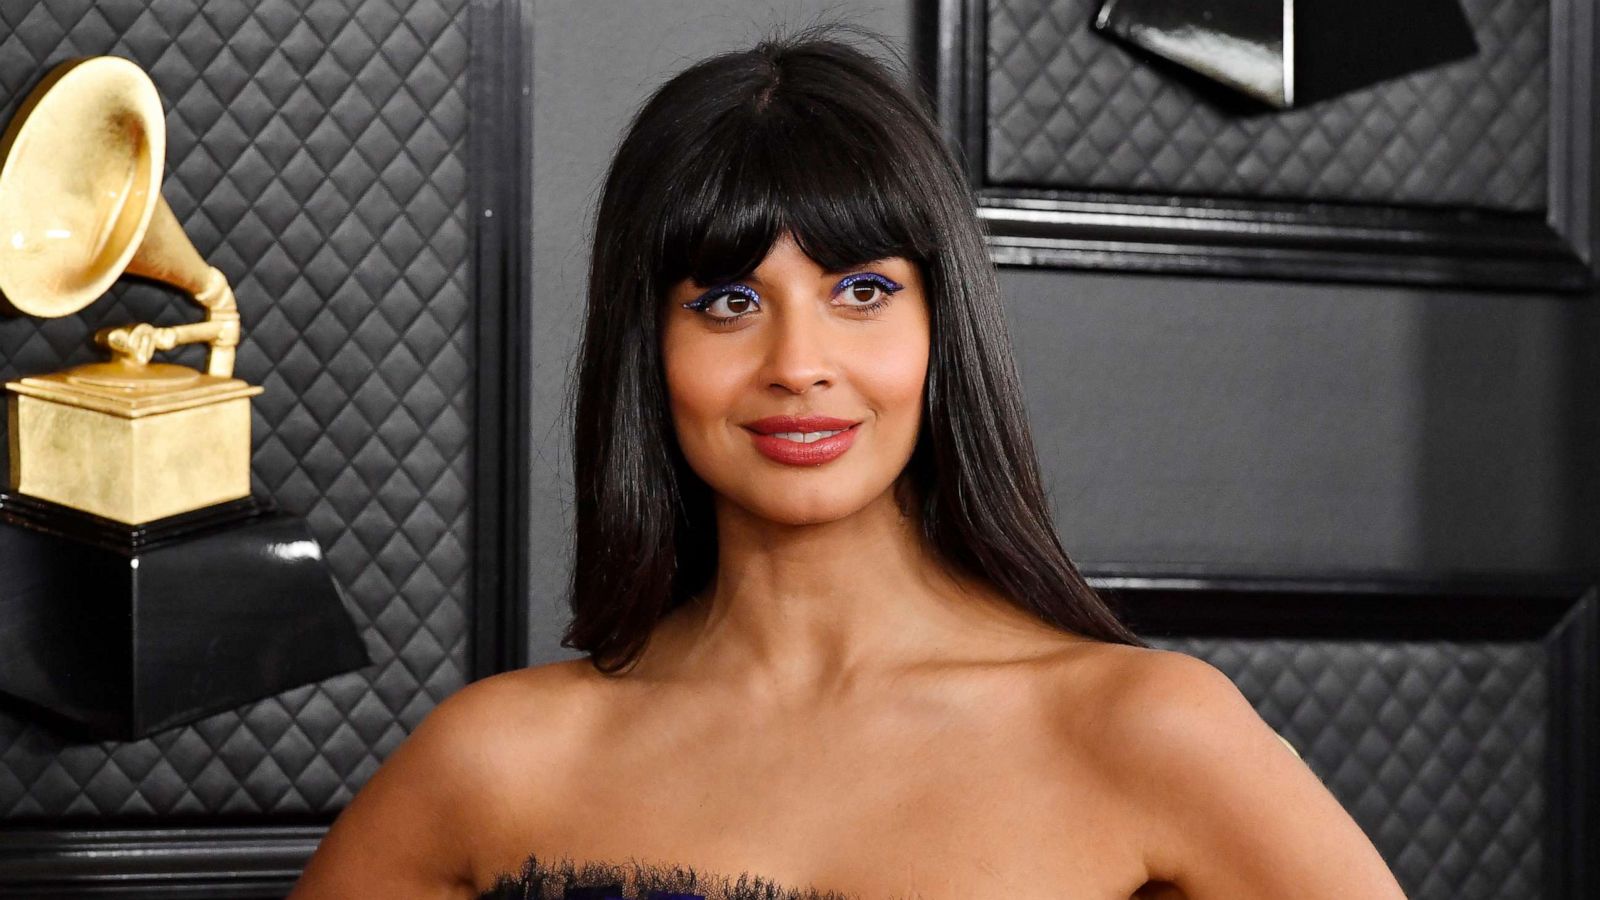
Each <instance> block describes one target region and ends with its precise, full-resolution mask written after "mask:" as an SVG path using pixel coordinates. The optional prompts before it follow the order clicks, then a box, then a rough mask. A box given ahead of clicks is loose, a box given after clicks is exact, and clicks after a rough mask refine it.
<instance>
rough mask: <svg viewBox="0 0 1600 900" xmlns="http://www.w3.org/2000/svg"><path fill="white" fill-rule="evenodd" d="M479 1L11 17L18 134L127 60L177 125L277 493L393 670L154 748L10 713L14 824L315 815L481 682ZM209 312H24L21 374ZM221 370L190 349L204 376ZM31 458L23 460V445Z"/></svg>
mask: <svg viewBox="0 0 1600 900" xmlns="http://www.w3.org/2000/svg"><path fill="white" fill-rule="evenodd" d="M467 45H468V39H467V27H466V2H465V0H418V2H408V0H350V2H344V3H333V2H321V0H319V2H315V3H311V2H295V0H207V2H203V3H202V2H199V0H162V2H160V3H144V2H138V0H101V2H91V0H50V2H48V3H11V2H7V3H0V116H3V117H5V118H9V116H10V113H11V111H12V110H13V109H14V108H15V107H16V105H17V103H18V102H19V101H20V100H21V99H22V97H23V95H24V94H25V93H26V92H27V90H28V89H30V88H31V87H32V86H33V84H34V83H35V82H37V80H38V79H39V78H40V76H42V75H43V74H44V72H45V71H46V70H47V69H48V68H49V67H50V66H52V65H53V64H54V63H56V62H58V61H61V60H63V59H67V58H69V57H73V56H80V55H94V54H107V53H109V54H116V55H120V56H125V57H128V58H130V59H133V60H135V61H136V62H138V63H140V64H141V65H142V66H144V67H145V68H146V69H147V70H148V71H149V72H150V74H151V75H152V77H153V78H154V80H155V82H156V85H157V87H158V88H159V89H160V92H161V95H162V99H163V101H164V102H165V104H166V108H167V112H168V114H167V127H168V136H169V145H168V169H167V171H168V175H167V181H166V184H165V188H164V191H163V193H164V195H165V197H166V199H167V201H168V202H169V203H170V204H171V206H172V208H173V210H174V211H175V212H176V213H177V216H178V218H179V220H180V221H182V222H183V224H184V226H185V228H186V229H187V231H188V233H189V235H190V237H191V238H192V239H193V241H194V243H195V245H196V246H197V247H198V248H199V250H200V252H201V254H202V255H203V256H205V257H206V258H207V259H208V260H209V261H210V262H211V263H212V264H213V265H215V266H217V267H218V268H220V269H222V270H223V272H225V273H226V274H227V275H228V276H229V278H230V279H231V280H232V281H233V284H234V287H235V291H236V293H237V295H238V299H239V307H240V310H241V313H242V316H243V321H244V338H243V342H242V344H241V346H240V348H239V355H238V363H237V374H238V376H239V377H241V378H243V379H245V380H247V381H250V382H252V383H255V384H260V385H263V386H265V388H266V390H265V393H263V394H262V395H261V396H260V397H258V398H256V400H255V401H254V420H253V429H254V442H255V452H254V461H253V466H254V476H255V489H256V490H257V491H258V492H259V493H262V494H265V495H267V496H270V497H272V498H273V499H274V500H276V501H277V502H278V503H279V504H280V506H282V507H283V508H285V509H286V510H288V511H291V512H294V513H297V514H302V515H304V516H306V518H307V519H308V520H309V523H310V527H311V529H312V531H313V533H314V534H315V536H316V537H317V539H318V540H319V541H320V542H321V544H322V546H323V548H324V550H325V552H326V554H327V556H328V558H329V560H330V562H331V564H332V566H333V569H334V573H335V577H336V579H337V580H338V582H339V583H340V585H341V586H342V588H343V589H344V591H345V593H346V596H347V597H348V600H349V602H350V604H351V605H352V607H353V612H354V615H355V617H356V620H357V622H358V624H359V625H360V627H361V629H362V631H363V633H364V636H365V639H366V641H367V644H368V646H369V648H370V651H371V654H372V657H373V659H374V660H375V665H373V666H372V667H370V668H368V669H366V670H363V671H361V672H359V673H354V674H349V675H345V676H341V677H338V678H334V679H330V680H328V681H326V682H323V683H321V684H317V685H314V686H308V687H305V688H301V689H298V690H294V691H290V692H288V693H286V694H284V695H282V696H279V697H275V698H272V699H269V700H265V701H262V702H260V703H256V704H253V705H251V706H249V707H247V708H243V709H239V710H236V711H233V712H229V713H225V714H222V715H217V716H213V717H211V718H209V719H206V720H204V721H202V722H200V723H198V724H197V725H195V726H194V727H187V728H180V729H175V730H172V731H168V732H165V733H162V734H159V735H157V736H155V737H153V738H150V739H148V740H143V741H139V742H135V743H124V744H112V743H99V744H92V743H78V742H74V741H72V740H70V739H66V738H64V737H62V736H60V735H58V734H56V733H54V732H52V731H51V730H49V729H47V728H44V727H41V726H39V725H36V724H34V723H33V722H32V721H30V720H29V719H28V718H26V717H24V716H21V715H16V714H8V713H0V820H3V821H4V822H5V823H8V824H9V825H12V826H15V825H20V824H38V825H52V826H61V825H67V824H72V823H78V824H82V825H94V826H96V827H104V826H108V825H117V824H130V823H139V822H152V821H157V822H159V821H183V822H189V823H193V822H196V821H203V822H218V821H246V820H257V819H259V818H260V817H261V816H264V815H267V814H272V815H275V816H297V815H298V816H306V817H310V818H311V819H312V820H314V819H315V818H317V817H319V816H322V815H326V814H331V813H332V812H333V811H336V810H337V809H339V808H340V807H342V806H343V805H344V804H345V803H346V802H347V801H348V800H349V799H350V797H351V796H352V793H353V792H354V791H355V790H356V789H358V788H359V787H360V785H361V784H362V783H363V782H364V781H365V779H366V778H367V777H368V776H369V775H371V773H372V772H373V771H374V769H375V768H376V767H377V765H378V764H379V762H380V761H381V760H382V758H383V757H384V756H385V754H387V753H388V752H389V751H390V750H392V749H393V748H394V747H395V746H396V745H397V744H398V743H399V742H400V740H401V739H402V738H403V737H404V736H405V734H406V733H407V732H408V731H409V729H410V728H412V727H413V726H414V725H415V724H416V723H417V722H418V721H419V720H420V719H421V718H422V717H423V716H424V715H425V714H426V713H427V712H428V711H429V710H430V709H431V708H432V707H433V706H434V705H435V704H436V703H437V702H438V701H439V700H440V699H442V698H443V697H445V696H446V695H447V694H449V693H451V692H452V691H453V690H455V689H456V688H457V687H459V686H460V685H461V684H463V683H464V681H465V680H466V678H467V665H468V645H469V641H470V638H471V634H470V630H471V628H470V625H471V613H472V610H471V599H472V598H471V592H470V589H471V574H472V573H471V565H470V563H471V555H472V554H471V547H472V540H473V536H472V533H471V513H472V509H471V490H472V468H471V465H470V464H471V460H472V451H473V426H474V422H473V416H474V412H473V410H474V407H473V401H474V383H473V377H472V376H473V370H474V365H475V356H474V353H475V351H474V342H473V337H474V336H473V333H472V330H473V318H472V315H471V313H472V310H471V304H470V303H469V295H468V274H469V271H468V264H469V256H468V254H469V248H468V228H467V222H466V218H467V217H466V209H467V205H466V204H467V172H466V168H467V167H466V163H465V158H466V157H465V153H466V133H467V124H468V120H467V96H466V71H467V63H468V52H467V51H468V46H467ZM195 318H198V315H197V311H196V310H195V309H192V308H189V305H188V304H187V301H185V300H183V299H182V298H180V297H178V296H176V295H175V294H172V293H170V292H166V291H164V290H161V289H159V288H156V287H153V286H119V287H118V288H117V289H116V290H114V291H113V293H112V296H111V297H109V298H107V299H105V300H102V301H100V302H99V303H97V304H96V305H94V306H93V307H91V308H90V309H89V310H87V311H86V312H84V313H83V314H80V315H78V316H73V317H69V318H66V319H63V320H56V321H48V322H39V321H30V320H26V319H17V318H9V319H0V376H3V377H4V378H13V377H16V376H18V375H22V374H31V373H37V372H41V371H50V370H55V369H58V368H61V367H63V366H64V365H67V364H75V363H79V362H84V361H88V360H90V359H92V358H93V357H94V356H95V351H94V350H93V349H92V348H91V345H90V336H91V335H92V334H93V332H94V330H95V329H96V328H98V327H100V326H102V325H106V324H112V323H120V322H126V321H132V320H145V321H155V322H158V323H161V324H171V323H176V322H179V321H185V320H192V319H195ZM198 353H199V351H198V350H197V349H194V348H191V349H190V350H188V351H187V352H185V353H180V354H177V358H178V361H180V362H188V363H190V364H194V363H196V362H198V360H199V358H200V357H199V356H198ZM0 445H3V442H0Z"/></svg>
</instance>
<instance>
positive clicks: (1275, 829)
mask: <svg viewBox="0 0 1600 900" xmlns="http://www.w3.org/2000/svg"><path fill="white" fill-rule="evenodd" d="M1079 649H1080V651H1081V652H1080V656H1079V658H1078V660H1077V661H1076V663H1068V664H1065V665H1063V667H1062V669H1061V671H1062V674H1061V676H1060V677H1062V678H1068V677H1069V676H1070V675H1071V673H1074V671H1075V674H1076V678H1075V679H1074V683H1075V685H1076V688H1075V698H1074V699H1075V701H1076V708H1075V709H1073V710H1071V711H1070V712H1069V711H1063V715H1071V716H1072V717H1073V718H1074V719H1075V720H1076V721H1075V722H1074V728H1073V730H1074V731H1075V732H1076V733H1077V734H1078V735H1079V738H1078V740H1079V747H1080V748H1081V749H1082V750H1084V751H1086V752H1087V753H1088V754H1089V755H1090V756H1091V757H1092V758H1093V759H1094V760H1095V769H1096V771H1097V773H1098V774H1099V775H1100V777H1101V778H1102V779H1104V782H1105V784H1106V785H1107V786H1108V787H1109V788H1110V789H1111V790H1113V791H1114V792H1116V794H1117V795H1119V796H1121V797H1122V798H1123V800H1124V804H1123V809H1124V810H1125V812H1127V813H1128V814H1129V815H1130V816H1131V817H1133V818H1134V819H1136V821H1137V825H1138V827H1137V829H1136V830H1137V831H1138V832H1140V833H1141V834H1142V839H1141V841H1140V842H1141V843H1142V844H1143V846H1144V847H1145V856H1146V865H1147V868H1148V869H1149V870H1150V872H1151V877H1152V878H1154V879H1158V880H1163V881H1169V882H1172V883H1176V884H1178V885H1180V886H1181V887H1184V888H1185V889H1186V890H1187V891H1188V893H1189V894H1190V895H1191V896H1208V897H1209V896H1228V897H1239V898H1246V897H1249V898H1254V897H1278V896H1291V895H1292V896H1301V897H1324V896H1326V897H1344V896H1362V897H1398V896H1400V893H1399V888H1398V886H1397V885H1396V884H1395V883H1394V880H1393V876H1392V875H1391V874H1390V873H1389V871H1388V868H1387V867H1386V866H1385V865H1384V862H1383V860H1382V859H1381V857H1379V855H1378V853H1377V851H1376V849H1375V848H1374V847H1373V845H1372V843H1371V841H1370V840H1369V839H1368V838H1367V836H1366V835H1365V834H1364V833H1363V832H1362V830H1361V829H1360V827H1359V826H1358V825H1357V824H1356V823H1355V821H1354V820H1353V819H1351V817H1350V815H1349V814H1348V813H1347V812H1346V810H1345V809H1344V808H1343V806H1342V805H1341V804H1340V803H1339V801H1338V800H1337V799H1336V798H1335V797H1334V796H1333V794H1332V793H1330V792H1329V791H1328V789H1327V787H1326V786H1325V785H1324V784H1323V783H1322V781H1321V779H1320V778H1319V777H1318V776H1317V775H1316V774H1315V773H1314V772H1313V771H1312V770H1311V769H1310V768H1309V767H1308V766H1307V764H1306V763H1305V762H1304V761H1302V760H1301V759H1300V758H1299V757H1298V756H1297V755H1296V753H1295V752H1294V750H1293V749H1292V748H1290V747H1289V746H1287V745H1286V744H1285V743H1284V741H1283V740H1281V739H1280V738H1279V736H1278V733H1277V732H1276V731H1274V730H1273V729H1272V727H1271V726H1269V725H1268V724H1267V723H1266V722H1265V721H1264V720H1263V719H1262V718H1261V716H1260V715H1259V714H1258V713H1257V712H1256V710H1255V708H1254V707H1253V706H1252V705H1251V704H1250V701H1249V700H1248V699H1247V698H1246V697H1245V696H1244V694H1243V693H1241V692H1240V690H1239V689H1238V687H1237V686H1235V684H1234V683H1233V681H1232V679H1230V678H1229V677H1228V676H1227V675H1226V674H1225V673H1224V672H1222V671H1221V670H1220V669H1218V668H1216V667H1215V666H1213V665H1211V664H1210V663H1208V662H1206V661H1205V660H1202V659H1199V658H1198V657H1194V656H1189V655H1187V654H1184V653H1178V652H1175V651H1169V650H1159V649H1151V648H1141V647H1130V646H1123V645H1113V644H1103V645H1100V646H1098V647H1088V646H1085V647H1082V648H1079Z"/></svg>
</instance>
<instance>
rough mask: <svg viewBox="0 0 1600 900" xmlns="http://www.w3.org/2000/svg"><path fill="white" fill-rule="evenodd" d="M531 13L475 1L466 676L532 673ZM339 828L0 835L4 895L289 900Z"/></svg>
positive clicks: (503, 0)
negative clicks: (473, 365)
mask: <svg viewBox="0 0 1600 900" xmlns="http://www.w3.org/2000/svg"><path fill="white" fill-rule="evenodd" d="M526 6H527V4H524V3H522V2H519V0H471V6H470V17H469V23H468V40H469V42H470V53H471V56H470V61H469V63H468V76H467V78H468V92H469V96H468V105H469V116H470V118H469V122H468V137H467V141H468V148H467V153H468V158H469V165H468V169H467V171H468V179H469V181H468V191H469V195H470V196H469V199H468V210H469V217H470V219H471V222H470V224H469V228H470V229H471V241H472V248H473V249H472V262H471V266H472V286H471V292H472V300H473V307H474V311H475V315H474V321H473V327H474V335H475V341H476V346H475V348H474V352H475V354H476V361H477V370H476V378H475V382H474V390H475V393H476V396H475V408H474V411H473V415H474V417H475V421H474V429H475V431H474V437H473V441H474V448H473V494H472V505H473V509H472V527H473V529H474V531H473V546H474V553H473V576H472V577H473V582H472V624H471V626H470V627H471V633H470V635H469V638H470V646H471V655H472V660H471V675H472V677H474V678H481V677H484V676H486V675H491V674H494V673H495V672H501V671H505V670H508V669H513V668H517V667H520V666H523V665H526V664H527V588H528V569H527V562H526V559H527V553H526V549H525V548H526V547H527V537H526V536H527V533H528V516H529V514H530V513H529V509H528V503H527V496H528V491H527V488H528V484H527V458H528V457H527V454H528V435H529V431H528V426H527V422H528V413H527V409H528V406H527V401H528V394H529V390H530V384H531V381H530V369H529V360H528V358H527V353H528V350H527V347H528V344H527V341H526V338H525V336H524V334H523V331H524V329H525V327H526V324H527V322H528V321H529V306H530V302H531V301H530V291H529V285H528V277H527V275H528V268H527V267H528V259H529V253H530V252H531V251H530V244H529V231H530V225H529V216H528V214H527V210H528V207H527V204H528V202H529V193H530V187H529V184H528V181H529V170H528V167H527V166H526V165H524V161H525V160H526V159H527V158H528V157H527V144H526V142H527V140H528V136H529V127H530V123H531V119H530V117H529V115H528V92H527V87H528V85H529V81H530V77H531V75H530V73H531V69H530V58H531V48H532V46H533V43H532V37H531V25H532V23H531V21H530V18H529V16H530V14H529V12H528V11H527V9H526ZM329 824H330V822H329V821H328V820H327V818H326V817H297V818H293V819H289V818H285V817H260V818H256V819H252V820H229V821H228V822H226V823H217V822H212V821H186V822H170V823H166V822H164V823H160V824H152V825H150V826H140V827H131V826H122V825H119V826H117V827H112V828H94V827H84V828H34V827H30V828H7V827H4V826H0V895H4V896H17V895H21V896H29V897H34V896H40V897H48V896H61V897H121V898H136V897H148V898H168V897H206V898H233V897H282V896H283V895H284V894H286V893H287V892H288V891H289V889H290V888H291V887H292V886H293V884H294V882H295V879H296V878H298V877H299V874H300V871H301V869H302V868H303V867H304V866H305V862H306V860H307V859H308V858H309V857H310V856H311V853H312V851H313V850H315V849H316V846H317V843H318V841H320V840H321V838H322V835H323V833H324V832H325V831H326V830H327V827H328V825H329Z"/></svg>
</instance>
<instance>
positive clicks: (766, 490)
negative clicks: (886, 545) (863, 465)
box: [730, 485, 882, 525]
mask: <svg viewBox="0 0 1600 900" xmlns="http://www.w3.org/2000/svg"><path fill="white" fill-rule="evenodd" d="M881 493H882V491H873V490H849V491H846V490H817V489H815V488H809V489H808V488H791V489H779V488H774V487H773V486H771V485H759V486H757V489H756V490H754V491H751V492H750V493H749V494H747V495H746V496H742V497H732V498H730V499H734V500H735V502H737V503H738V504H739V505H740V506H742V507H744V508H745V510H746V511H748V512H749V513H750V514H751V515H753V516H758V517H760V518H762V519H766V520H768V521H770V522H776V523H778V524H780V525H821V524H823V523H825V522H837V521H838V520H840V519H844V518H847V517H849V516H851V515H854V514H855V513H858V512H860V511H861V510H862V509H864V508H865V507H866V506H867V505H868V504H869V503H871V502H872V500H873V499H874V498H875V497H877V496H878V495H879V494H881Z"/></svg>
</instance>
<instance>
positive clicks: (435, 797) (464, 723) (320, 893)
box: [293, 659, 602, 900]
mask: <svg viewBox="0 0 1600 900" xmlns="http://www.w3.org/2000/svg"><path fill="white" fill-rule="evenodd" d="M599 678H600V676H599V674H598V673H596V672H594V669H593V667H592V666H591V665H590V664H589V662H588V660H587V659H578V660H568V661H563V662H556V663H547V664H545V665H540V666H533V667H530V668H526V669H519V670H516V671H512V672H506V673H503V674H500V675H495V676H491V677H488V678H484V679H482V680H479V681H476V682H473V683H472V684H469V685H467V686H466V687H464V688H462V689H460V690H459V691H457V692H455V693H454V694H452V695H451V696H450V697H448V698H446V699H445V700H444V701H443V702H442V703H440V704H439V705H438V706H437V707H435V708H434V709H433V711H432V712H430V713H429V714H428V715H427V716H426V717H425V718H424V719H423V720H422V723H421V724H420V725H419V726H418V727H417V728H416V730H415V731H413V732H412V734H411V735H410V737H408V738H406V739H405V741H403V742H402V743H401V744H400V746H399V747H398V748H396V749H395V751H394V752H393V753H392V754H390V755H389V757H388V759H387V760H385V761H384V763H383V765H381V766H380V767H379V768H378V771H377V772H376V773H375V774H374V775H373V777H372V778H371V779H370V780H369V781H368V782H367V784H366V786H365V787H363V788H362V789H361V791H360V792H358V793H357V795H356V796H355V798H354V799H353V800H352V801H351V803H350V805H349V806H348V807H346V808H345V810H344V811H343V812H342V813H341V814H340V816H339V818H338V819H337V820H336V821H335V822H334V825H333V827H332V828H331V829H330V830H329V832H328V834H327V836H326V837H325V838H324V840H323V841H322V844H321V846H319V847H318V849H317V852H316V854H314V855H313V857H312V859H311V861H310V863H309V864H308V866H307V867H306V870H305V873H304V875H303V876H302V878H301V882H300V884H299V885H298V886H297V890H296V893H295V894H294V895H293V896H294V897H295V898H296V900H300V898H322V897H348V896H363V895H371V896H382V895H386V894H385V892H386V891H387V892H388V894H394V895H437V894H436V893H435V892H438V891H449V890H451V889H452V888H454V889H457V890H460V891H462V892H465V891H467V889H468V887H469V886H470V885H471V884H472V883H473V882H474V881H475V877H474V875H475V873H476V872H477V870H478V869H480V868H481V862H480V861H479V859H478V857H479V855H480V853H481V851H482V848H483V847H484V846H485V844H486V843H490V842H492V839H493V838H494V836H495V834H496V833H497V832H498V831H499V830H503V829H508V828H514V827H515V826H516V825H517V824H518V823H519V822H520V820H521V819H522V818H523V817H524V816H526V815H527V814H528V813H529V811H530V810H539V809H541V808H542V807H543V804H542V803H541V799H542V792H543V791H546V790H548V789H550V787H551V782H552V780H559V775H558V774H556V773H559V772H560V771H561V765H560V764H561V763H562V761H563V760H570V759H574V758H579V757H581V755H582V752H583V750H582V748H583V740H582V736H583V735H584V734H585V733H587V732H588V731H589V729H590V727H591V724H592V723H591V720H592V718H593V716H595V715H596V714H597V709H596V707H597V704H596V703H594V702H593V701H594V700H595V698H596V695H597V694H598V692H599V691H600V690H601V689H602V686H601V684H600V683H599V681H598V679H599ZM462 895H465V894H464V893H463V894H462Z"/></svg>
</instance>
